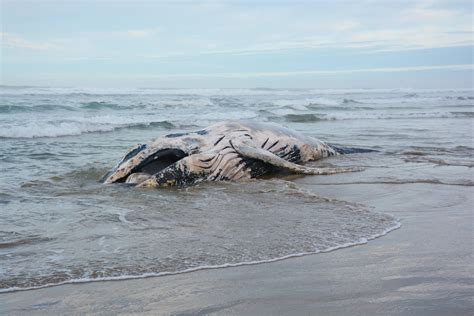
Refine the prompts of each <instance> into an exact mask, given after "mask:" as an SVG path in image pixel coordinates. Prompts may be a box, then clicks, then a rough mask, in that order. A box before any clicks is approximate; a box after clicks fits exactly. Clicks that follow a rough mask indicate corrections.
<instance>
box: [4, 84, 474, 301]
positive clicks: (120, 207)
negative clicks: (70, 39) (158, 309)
mask: <svg viewBox="0 0 474 316" xmlns="http://www.w3.org/2000/svg"><path fill="white" fill-rule="evenodd" d="M473 104H474V91H473V90H409V89H393V90H392V89H386V90H375V89H357V90H318V89H313V90H311V89H301V90H282V89H279V90H274V89H151V88H146V89H145V88H144V89H84V88H48V87H44V88H42V87H8V86H3V87H0V168H1V172H0V292H6V291H13V290H21V289H31V288H39V287H45V286H51V285H57V284H64V283H73V282H89V281H94V280H108V279H125V278H139V277H146V276H157V275H165V274H170V273H181V272H186V271H193V270H198V269H203V268H218V267H228V266H236V265H244V264H255V263H265V262H272V261H275V260H280V259H283V258H289V257H293V256H301V255H305V254H313V253H318V252H327V251H333V250H335V251H337V249H339V248H343V247H347V246H351V245H358V244H364V243H366V242H367V241H369V240H370V239H373V238H376V237H380V236H383V235H384V234H386V233H388V232H389V231H391V230H393V229H395V228H398V227H400V221H399V220H398V219H396V218H393V217H392V216H391V215H390V207H393V206H387V210H383V212H375V211H374V210H372V209H370V208H368V207H366V206H364V205H361V204H357V203H353V202H351V201H343V200H339V199H335V198H330V197H326V196H322V195H320V194H318V192H313V191H308V190H303V189H302V188H300V187H299V186H298V180H301V179H304V181H306V182H310V183H314V184H318V185H328V186H329V185H331V186H337V185H340V184H352V185H354V186H357V185H359V184H361V183H389V184H390V183H391V184H393V185H400V184H404V183H435V184H443V185H451V186H455V187H456V186H473V185H474V177H473V175H474V172H473V170H474V169H473V166H474V158H473V153H474V144H473V135H474V130H473V122H474V121H473V118H474V111H473V109H474V106H473ZM226 119H252V120H256V121H262V122H267V121H270V122H276V123H279V124H282V125H285V126H287V127H290V128H293V129H295V130H298V131H300V132H303V133H306V134H308V135H311V136H314V137H317V138H320V139H322V140H325V141H328V142H331V143H335V144H339V145H342V146H344V145H346V146H351V147H365V148H372V149H376V150H378V152H375V153H370V154H356V155H347V156H338V157H332V158H329V159H326V160H323V161H319V162H314V163H312V165H316V166H355V167H363V168H364V169H365V170H364V171H362V172H359V173H351V174H339V175H333V176H305V177H302V176H288V175H286V176H279V175H275V176H273V177H265V178H264V179H259V180H252V181H247V182H243V183H201V184H199V185H197V186H193V187H189V188H185V189H161V190H147V189H136V188H130V187H126V186H123V185H102V184H101V183H99V182H98V180H99V179H100V177H101V176H102V175H103V174H104V173H105V172H106V171H107V170H108V169H110V168H111V167H112V166H113V165H114V164H115V163H116V162H117V161H118V160H119V159H120V157H121V156H122V155H123V154H124V152H125V151H126V150H127V149H128V148H129V147H130V146H131V145H133V144H135V143H139V142H144V141H147V140H150V139H152V138H155V137H158V136H160V135H163V134H168V133H173V132H178V131H191V130H196V129H201V128H203V127H206V126H208V125H210V124H212V123H215V122H218V121H221V120H226ZM316 187H317V186H316ZM422 211H423V210H420V212H422ZM402 229H403V228H402Z"/></svg>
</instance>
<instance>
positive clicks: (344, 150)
mask: <svg viewBox="0 0 474 316" xmlns="http://www.w3.org/2000/svg"><path fill="white" fill-rule="evenodd" d="M329 146H331V148H332V149H334V150H335V151H336V152H337V153H338V154H340V155H347V154H363V153H371V152H377V151H378V150H375V149H368V148H357V147H340V146H335V145H332V144H329Z"/></svg>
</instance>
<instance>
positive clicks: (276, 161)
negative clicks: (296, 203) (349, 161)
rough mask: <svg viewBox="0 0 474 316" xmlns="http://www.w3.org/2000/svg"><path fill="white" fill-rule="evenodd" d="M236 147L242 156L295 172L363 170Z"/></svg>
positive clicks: (316, 172) (246, 147) (313, 172)
mask: <svg viewBox="0 0 474 316" xmlns="http://www.w3.org/2000/svg"><path fill="white" fill-rule="evenodd" d="M234 149H235V150H236V151H237V152H238V153H239V154H240V155H242V156H245V157H248V158H252V159H257V160H261V161H263V162H265V163H268V164H271V165H273V166H274V167H277V168H282V169H285V170H288V171H291V172H293V173H299V174H312V175H328V174H336V173H344V172H356V171H362V170H363V169H362V168H313V167H307V166H302V165H298V164H295V163H292V162H289V161H287V160H284V159H282V158H280V157H278V156H277V155H275V154H273V153H271V152H270V151H268V150H265V149H262V148H259V147H253V146H250V145H248V144H244V143H242V144H238V145H237V144H236V145H234Z"/></svg>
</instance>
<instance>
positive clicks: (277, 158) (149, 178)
mask: <svg viewBox="0 0 474 316" xmlns="http://www.w3.org/2000/svg"><path fill="white" fill-rule="evenodd" d="M367 151H371V150H366V149H360V150H359V149H348V148H346V149H342V148H338V147H335V146H332V145H329V144H327V143H325V142H323V141H320V140H317V139H315V138H313V137H309V136H305V135H302V134H300V133H298V132H295V131H292V130H290V129H288V128H285V127H282V126H279V125H277V124H273V123H257V122H250V121H225V122H222V123H218V124H215V125H212V126H209V127H207V128H205V129H203V130H199V131H196V132H191V133H178V134H169V135H165V136H162V137H159V138H157V139H155V140H153V141H151V142H149V143H147V144H139V145H137V146H135V147H134V148H132V149H131V150H130V151H129V152H128V153H127V154H126V155H125V156H124V157H123V158H122V159H121V161H120V162H119V163H118V164H117V166H116V167H115V168H113V169H112V170H111V171H110V172H109V173H108V174H107V175H105V176H104V183H116V182H126V183H131V184H136V185H137V186H139V187H162V186H186V185H191V184H194V183H197V182H201V181H237V180H241V179H250V178H256V177H259V176H262V175H264V174H267V173H270V172H276V171H279V170H286V171H289V172H293V173H299V174H313V175H327V174H335V173H341V172H352V171H360V168H312V167H308V166H304V165H301V164H303V163H305V162H308V161H311V160H317V159H321V158H325V157H328V156H334V155H338V154H342V153H349V152H367Z"/></svg>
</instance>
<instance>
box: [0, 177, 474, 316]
mask: <svg viewBox="0 0 474 316" xmlns="http://www.w3.org/2000/svg"><path fill="white" fill-rule="evenodd" d="M319 179H322V178H319ZM296 182H297V183H298V184H299V185H301V186H303V187H308V188H309V187H311V188H312V189H313V190H317V191H318V192H320V193H321V194H324V195H327V196H332V197H337V198H341V199H346V200H349V201H354V202H360V203H362V202H363V203H365V204H366V205H369V206H372V207H374V208H375V210H376V211H378V212H390V213H391V214H393V215H395V216H397V217H398V218H400V220H401V223H402V227H401V228H400V229H398V230H395V231H393V232H391V233H389V234H388V235H386V236H384V237H382V238H378V239H376V240H373V241H370V242H369V243H368V244H365V245H361V246H355V247H350V248H346V249H342V250H337V251H334V252H330V253H324V254H316V255H310V256H305V257H301V258H293V259H288V260H283V261H279V262H275V263H268V264H259V265H254V266H242V267H236V268H225V269H211V270H202V271H197V272H192V273H186V274H180V275H174V276H166V277H154V278H147V279H138V280H127V281H109V282H93V283H86V284H75V285H64V286H56V287H51V288H46V289H40V290H33V291H23V292H14V293H7V294H2V295H1V300H2V304H1V306H0V313H1V314H12V315H15V314H18V315H21V314H38V315H40V314H48V315H53V314H55V315H60V314H101V315H114V314H120V313H122V314H150V315H156V314H160V315H208V314H213V315H228V314H236V315H472V312H473V311H474V301H473V293H474V279H473V275H474V268H473V266H472V259H473V238H472V237H473V216H472V207H473V194H472V193H473V189H472V187H469V186H454V185H436V184H419V183H418V184H400V185H396V184H370V185H357V186H354V185H320V184H321V183H320V182H321V180H318V179H317V178H316V177H312V178H308V177H306V178H302V179H298V180H296Z"/></svg>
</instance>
